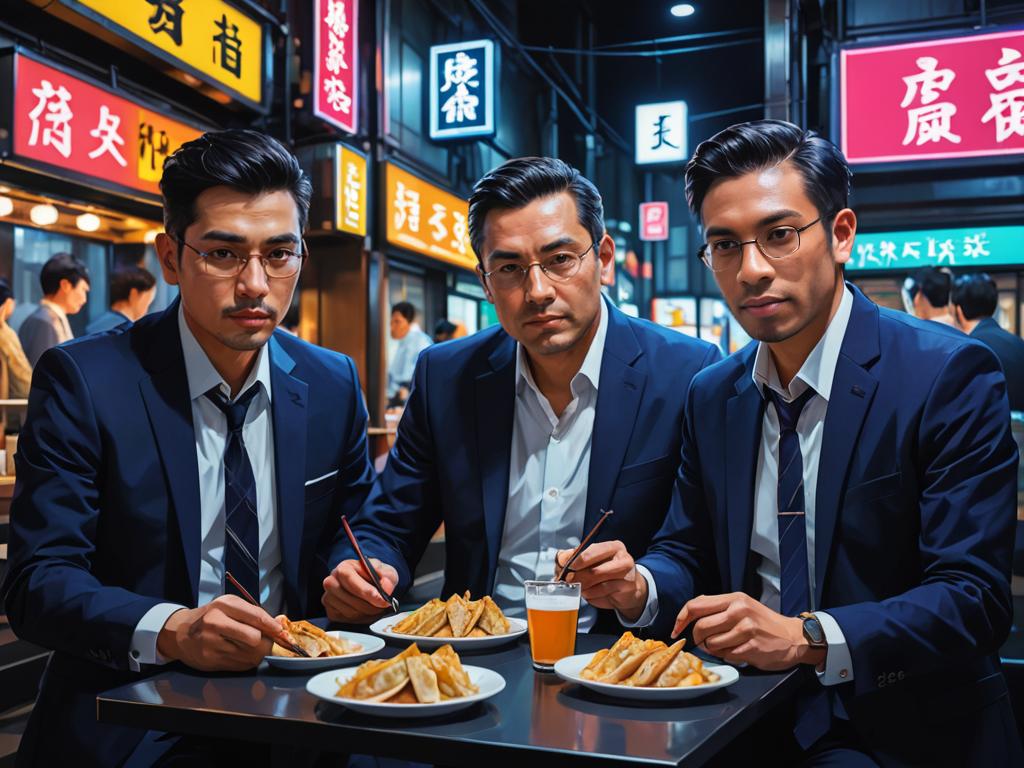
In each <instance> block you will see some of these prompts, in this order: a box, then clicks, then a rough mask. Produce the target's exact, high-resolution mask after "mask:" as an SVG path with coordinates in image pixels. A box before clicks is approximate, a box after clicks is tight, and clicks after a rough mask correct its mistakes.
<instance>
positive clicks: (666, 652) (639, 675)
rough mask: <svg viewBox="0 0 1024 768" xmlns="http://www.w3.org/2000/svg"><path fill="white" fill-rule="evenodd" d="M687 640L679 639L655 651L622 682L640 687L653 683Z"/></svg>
mask: <svg viewBox="0 0 1024 768" xmlns="http://www.w3.org/2000/svg"><path fill="white" fill-rule="evenodd" d="M685 642H686V641H685V640H678V641H676V642H675V643H673V644H672V645H670V646H668V647H667V648H662V649H660V650H657V651H655V652H654V653H652V654H651V655H650V656H648V657H647V658H646V659H644V661H643V663H642V664H641V665H640V666H639V667H638V668H637V670H636V672H634V673H633V674H632V675H630V676H629V677H627V678H626V679H625V680H623V681H622V684H623V685H631V686H638V687H642V686H648V685H652V684H653V683H654V681H655V680H657V679H658V678H659V677H660V676H661V673H662V672H664V671H665V670H666V669H668V667H669V665H670V664H671V663H672V662H673V661H674V660H675V658H676V656H677V655H678V654H679V652H680V651H682V650H683V643H685Z"/></svg>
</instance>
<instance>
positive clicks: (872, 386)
mask: <svg viewBox="0 0 1024 768" xmlns="http://www.w3.org/2000/svg"><path fill="white" fill-rule="evenodd" d="M850 288H851V290H852V291H853V300H854V303H853V309H852V310H851V312H850V321H849V323H848V325H847V326H846V335H845V336H844V337H843V345H842V349H841V350H840V353H839V359H838V361H837V363H836V372H835V376H834V378H833V379H832V392H831V396H830V397H829V403H828V411H827V413H826V416H825V427H824V431H823V433H822V440H821V455H820V456H819V458H818V488H817V491H816V493H815V499H814V604H815V605H816V606H820V605H821V597H822V591H823V588H824V584H825V575H826V573H827V570H828V565H829V556H830V555H831V552H832V536H833V534H834V533H835V528H836V521H837V519H838V517H839V512H840V506H841V504H842V496H841V494H842V492H843V489H844V488H845V487H846V481H847V474H848V472H849V468H850V459H851V458H852V456H853V449H854V447H855V446H856V445H857V441H858V439H859V436H860V431H861V427H862V426H863V425H864V419H865V417H866V416H867V413H868V410H869V408H870V407H871V401H872V400H873V399H874V396H875V390H876V389H877V388H878V380H877V379H876V378H875V377H874V376H872V375H871V373H869V371H868V370H867V368H868V367H869V366H870V365H871V364H872V363H873V362H874V361H875V360H877V359H878V356H879V340H878V307H876V306H875V305H874V304H872V303H871V302H870V301H869V300H868V299H866V298H865V297H864V295H863V294H862V293H861V292H860V291H859V290H857V289H856V288H854V287H853V286H850Z"/></svg>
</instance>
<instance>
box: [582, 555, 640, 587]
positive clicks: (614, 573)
mask: <svg viewBox="0 0 1024 768" xmlns="http://www.w3.org/2000/svg"><path fill="white" fill-rule="evenodd" d="M633 569H634V565H633V560H632V558H629V559H626V558H613V559H611V560H605V561H604V562H602V563H600V564H599V565H595V566H594V567H593V568H588V569H586V570H585V571H578V572H577V573H575V574H574V576H575V577H576V578H575V581H578V582H579V583H580V585H581V586H582V587H583V589H587V588H588V587H591V586H594V585H596V584H600V583H601V582H603V581H619V580H622V579H625V578H627V577H628V576H629V575H630V574H631V573H633Z"/></svg>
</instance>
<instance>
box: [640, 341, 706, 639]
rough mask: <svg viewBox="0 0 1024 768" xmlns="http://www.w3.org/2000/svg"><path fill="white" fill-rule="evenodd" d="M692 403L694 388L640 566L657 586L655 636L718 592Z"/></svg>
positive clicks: (653, 631)
mask: <svg viewBox="0 0 1024 768" xmlns="http://www.w3.org/2000/svg"><path fill="white" fill-rule="evenodd" d="M714 349H715V350H717V347H716V348H714ZM715 354H717V353H715ZM711 355H712V353H711V352H709V356H711ZM694 401H695V393H694V387H692V386H691V387H690V391H689V393H688V395H687V402H686V415H685V417H684V420H683V440H682V448H681V454H682V455H681V460H680V464H679V471H678V473H677V474H676V481H675V486H674V488H673V490H672V501H671V505H670V507H669V511H668V515H667V516H666V518H665V522H664V524H662V527H661V530H659V531H658V533H657V534H656V535H655V537H654V540H653V541H652V542H651V546H650V547H649V548H648V550H647V553H646V554H645V555H644V556H643V557H641V558H640V559H639V560H638V561H637V562H638V564H639V565H642V566H644V567H645V568H646V569H647V570H648V571H649V572H650V573H651V575H652V576H653V577H654V581H655V585H656V587H657V595H658V606H659V608H658V613H657V616H655V618H654V621H653V623H652V624H651V625H650V630H651V633H652V634H653V635H654V636H655V637H668V635H669V633H670V632H671V631H672V625H673V624H674V623H675V618H676V615H677V614H678V613H679V610H680V609H681V608H682V607H683V604H684V603H686V601H687V600H689V599H690V598H692V597H694V596H695V595H699V594H702V593H708V594H713V593H714V592H716V591H718V590H717V585H716V584H715V583H712V582H711V581H709V578H711V579H713V578H714V575H715V574H717V573H718V566H717V565H716V560H715V546H714V541H713V539H712V532H711V519H710V516H709V514H708V509H707V504H706V502H705V498H704V491H703V479H702V477H701V464H700V454H699V451H698V448H697V440H696V427H695V419H694V407H695V406H694Z"/></svg>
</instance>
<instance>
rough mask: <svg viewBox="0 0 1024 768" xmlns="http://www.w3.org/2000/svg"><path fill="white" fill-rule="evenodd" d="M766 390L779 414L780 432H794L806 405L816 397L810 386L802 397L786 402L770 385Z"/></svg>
mask: <svg viewBox="0 0 1024 768" xmlns="http://www.w3.org/2000/svg"><path fill="white" fill-rule="evenodd" d="M765 391H766V392H767V393H768V397H769V398H770V399H771V401H772V403H773V404H774V405H775V412H776V413H777V414H778V415H779V431H780V432H792V431H793V430H795V429H796V423H797V421H799V419H800V413H801V411H803V409H804V406H805V405H807V401H808V400H810V399H811V398H812V397H814V390H813V389H811V388H810V387H808V388H807V389H806V390H805V391H804V393H803V394H802V395H800V397H798V398H796V399H795V400H791V401H790V402H788V403H787V402H786V401H785V400H783V399H782V396H781V395H780V394H779V393H778V392H776V391H775V390H774V389H771V388H770V387H766V388H765Z"/></svg>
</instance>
